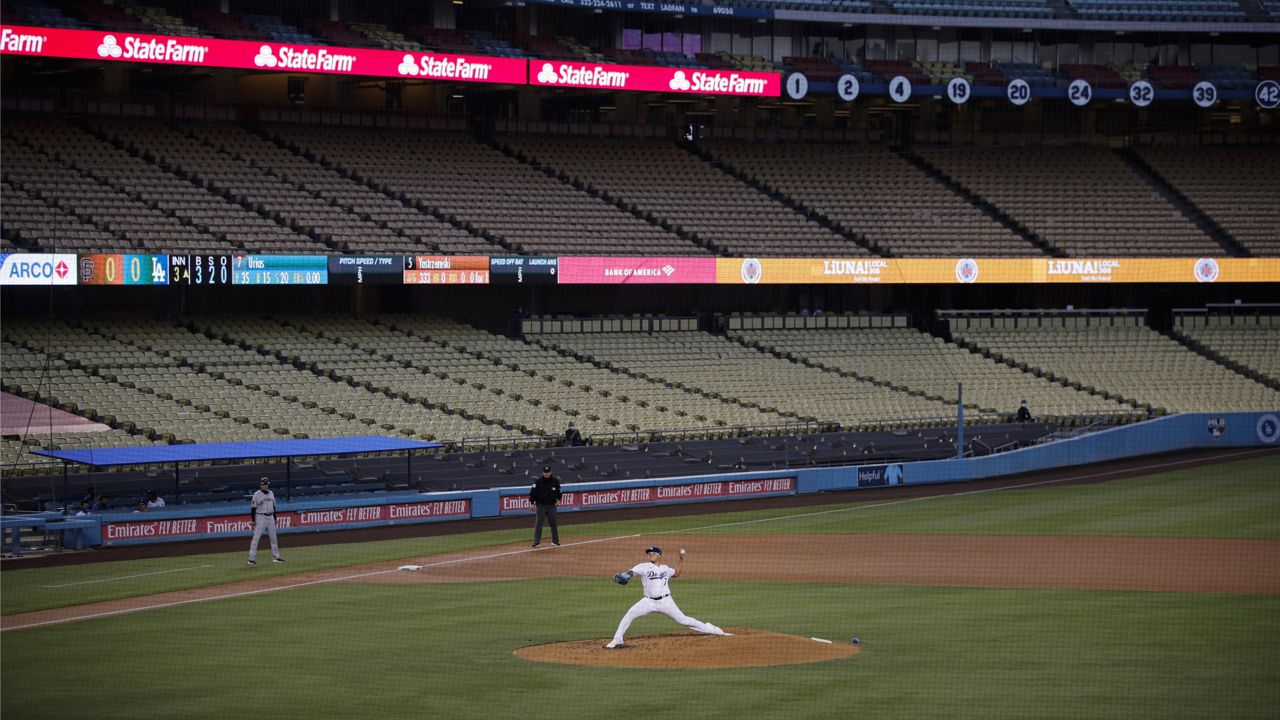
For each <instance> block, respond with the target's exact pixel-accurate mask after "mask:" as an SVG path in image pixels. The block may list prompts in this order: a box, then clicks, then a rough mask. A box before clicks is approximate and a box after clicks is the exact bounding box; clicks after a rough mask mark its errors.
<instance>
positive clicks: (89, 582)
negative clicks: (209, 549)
mask: <svg viewBox="0 0 1280 720" xmlns="http://www.w3.org/2000/svg"><path fill="white" fill-rule="evenodd" d="M207 567H213V566H212V565H196V566H193V567H185V568H178V569H176V570H157V571H155V572H145V573H138V574H137V575H121V576H119V577H109V578H102V579H100V580H81V581H80V582H73V583H63V584H62V585H44V586H42V587H47V588H64V587H74V586H76V585H92V584H94V583H104V582H115V581H116V580H132V579H133V578H140V577H147V576H148V575H164V574H166V573H176V572H187V571H188V570H201V569H203V568H207Z"/></svg>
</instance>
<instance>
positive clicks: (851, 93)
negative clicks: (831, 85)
mask: <svg viewBox="0 0 1280 720" xmlns="http://www.w3.org/2000/svg"><path fill="white" fill-rule="evenodd" d="M861 91H862V85H861V84H860V83H859V82H858V78H857V77H855V76H853V75H841V76H840V79H839V80H836V94H837V95H839V96H840V99H841V100H843V101H845V102H853V101H854V100H857V99H858V93H859V92H861Z"/></svg>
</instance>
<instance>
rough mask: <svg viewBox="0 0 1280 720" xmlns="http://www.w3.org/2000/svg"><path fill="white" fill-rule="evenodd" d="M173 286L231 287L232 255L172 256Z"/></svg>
mask: <svg viewBox="0 0 1280 720" xmlns="http://www.w3.org/2000/svg"><path fill="white" fill-rule="evenodd" d="M169 283H170V284H172V285H230V284H231V256H230V255H170V256H169Z"/></svg>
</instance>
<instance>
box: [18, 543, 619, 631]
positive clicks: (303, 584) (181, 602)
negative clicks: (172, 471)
mask: <svg viewBox="0 0 1280 720" xmlns="http://www.w3.org/2000/svg"><path fill="white" fill-rule="evenodd" d="M637 537H640V535H639V534H636V535H619V536H617V537H613V538H598V539H595V540H582V541H579V542H575V543H565V544H563V545H561V547H572V546H576V545H591V544H593V543H598V542H610V541H613V540H625V539H627V538H637ZM531 552H535V548H523V549H520V550H507V551H505V552H499V553H490V554H488V555H476V556H474V557H465V558H454V559H452V560H441V561H439V562H434V563H428V564H426V565H422V566H420V567H421V568H422V569H424V570H425V569H427V568H433V567H442V566H444V565H454V564H457V563H463V562H472V561H475V560H492V559H494V558H500V557H508V556H510V555H523V554H525V553H531ZM394 572H400V568H399V567H395V568H391V569H389V570H372V571H369V572H363V573H355V574H353V575H340V576H338V577H331V578H321V579H319V580H308V581H306V582H300V583H290V584H288V585H278V586H276V587H269V588H259V589H257V590H243V591H240V592H233V593H224V594H222V595H212V596H209V597H203V598H189V599H187V600H176V601H174V602H166V603H159V604H156V605H141V606H138V607H131V608H122V609H120V610H108V611H106V612H99V613H90V614H88V615H77V616H75V617H67V618H59V619H57V620H45V621H43V622H36V623H30V624H27V625H17V626H14V627H7V628H4V631H5V632H8V631H10V630H25V629H27V628H37V627H43V626H46V625H61V624H63V623H69V622H75V621H77V620H96V619H98V618H104V617H112V616H115V615H127V614H129V613H135V612H142V611H143V610H159V609H161V608H168V607H178V606H180V605H191V604H194V603H201V602H210V601H213V600H231V599H234V598H241V597H249V596H252V595H263V594H266V593H272V592H279V591H281V590H295V589H297V588H301V587H310V586H312V585H323V584H325V583H334V582H345V581H347V580H359V579H360V578H367V577H374V576H376V575H388V574H390V573H394Z"/></svg>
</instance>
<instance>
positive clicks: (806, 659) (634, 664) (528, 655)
mask: <svg viewBox="0 0 1280 720" xmlns="http://www.w3.org/2000/svg"><path fill="white" fill-rule="evenodd" d="M725 630H726V631H727V632H731V633H733V637H715V636H712V635H700V634H682V635H642V636H639V637H635V638H627V644H626V645H625V646H623V647H620V648H616V649H613V650H607V649H605V648H604V644H605V643H607V642H608V641H609V639H608V638H600V639H597V640H576V641H574V642H564V643H552V644H550V645H531V646H529V647H523V648H520V649H519V650H516V652H515V655H516V657H519V658H524V659H525V660H533V661H535V662H546V663H558V664H562V665H589V666H592V667H616V668H662V669H715V668H740V667H767V666H771V665H800V664H803V663H815V662H823V661H826V660H840V659H842V658H847V657H851V656H853V655H856V654H858V651H859V646H857V645H853V644H851V643H849V642H847V641H846V642H835V641H827V642H823V641H822V640H815V639H814V638H804V637H799V636H796V635H783V634H782V633H775V632H769V631H767V630H755V629H752V628H725Z"/></svg>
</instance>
